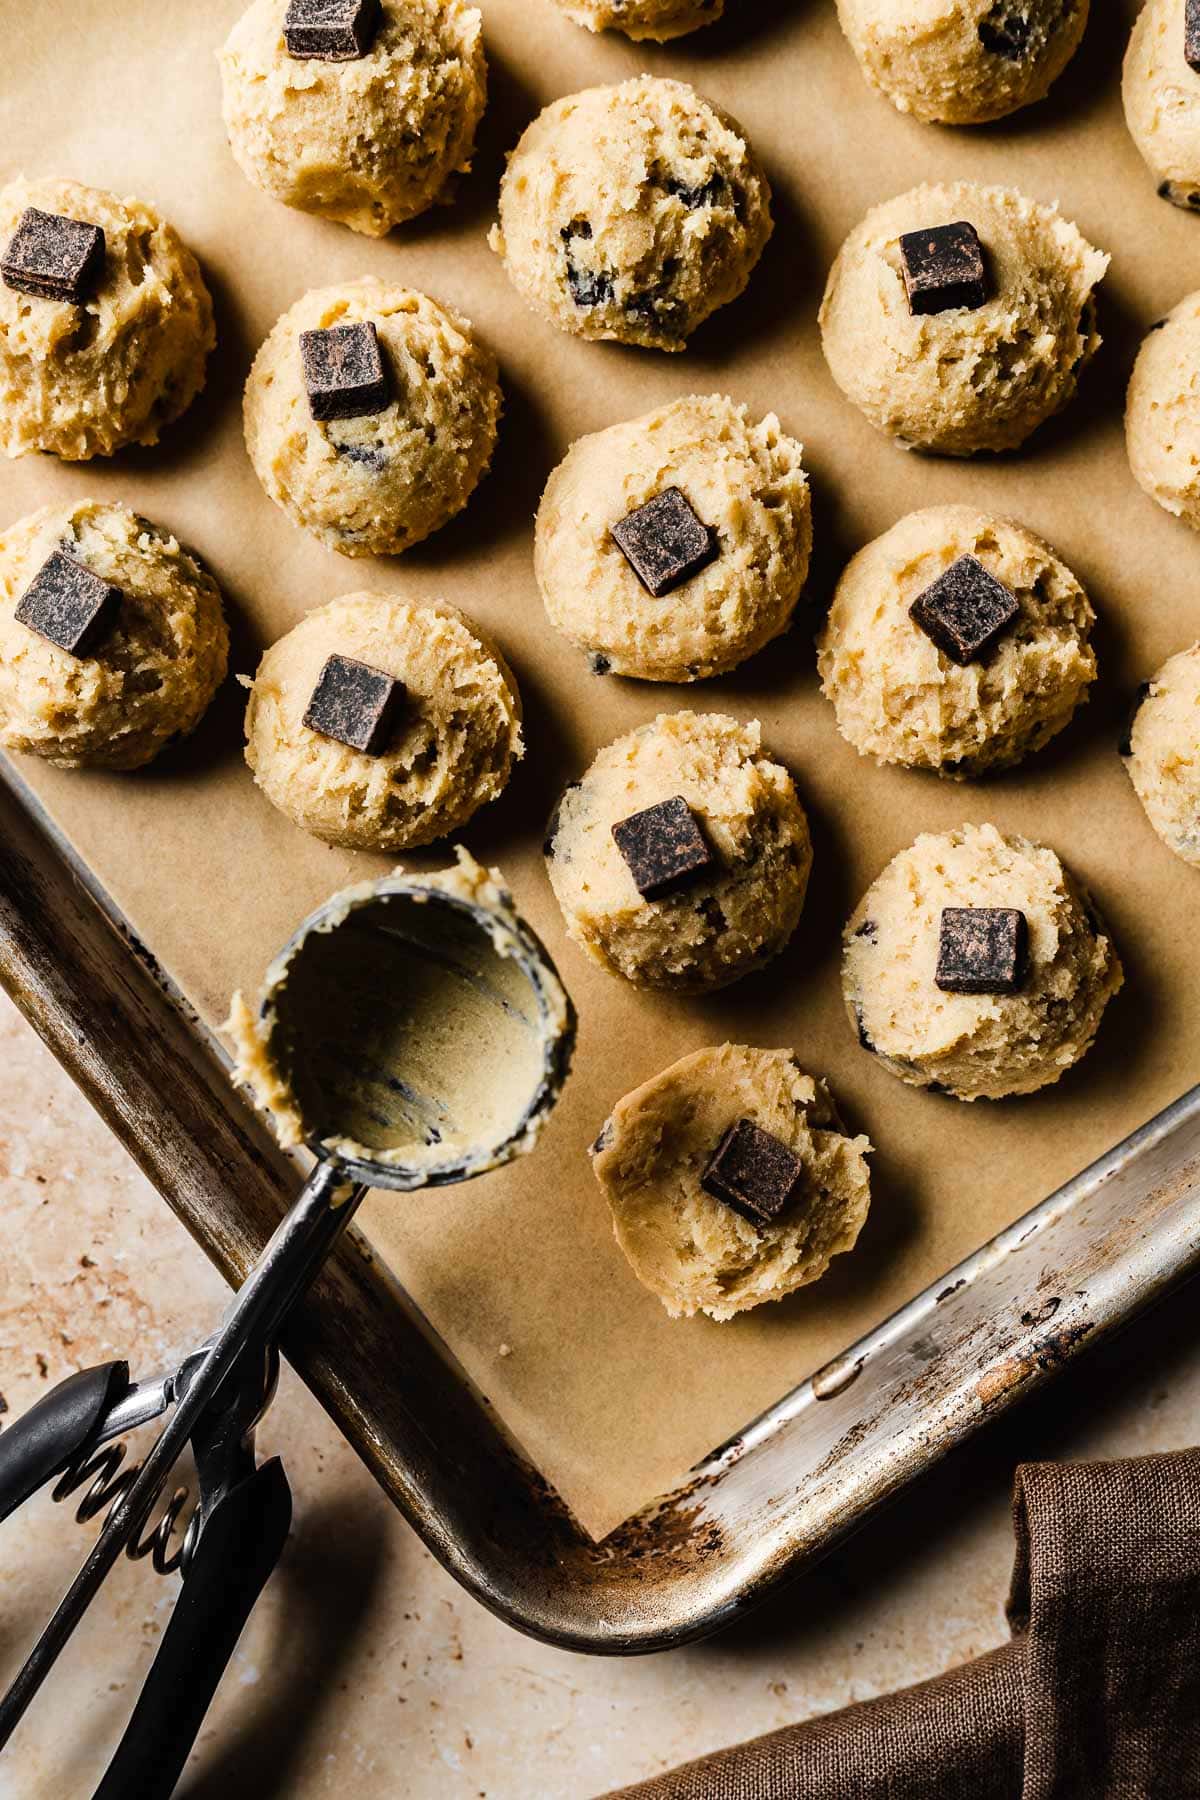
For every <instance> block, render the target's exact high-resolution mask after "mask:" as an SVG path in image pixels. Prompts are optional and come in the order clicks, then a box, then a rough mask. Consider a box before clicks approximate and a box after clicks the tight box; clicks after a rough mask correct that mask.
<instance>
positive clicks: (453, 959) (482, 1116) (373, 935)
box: [225, 849, 575, 1187]
mask: <svg viewBox="0 0 1200 1800" xmlns="http://www.w3.org/2000/svg"><path fill="white" fill-rule="evenodd" d="M457 856H458V862H457V866H456V867H454V868H451V869H444V870H440V871H439V872H438V873H436V874H429V875H412V876H406V875H404V874H403V873H402V872H401V871H399V870H397V871H396V873H395V874H393V875H389V876H385V877H384V878H383V879H382V880H380V881H368V882H363V883H361V884H360V885H359V886H357V887H352V888H347V889H345V890H344V891H343V892H342V893H340V894H335V895H334V896H333V898H332V899H331V900H330V901H328V902H327V903H326V904H325V906H323V907H321V908H320V910H319V912H318V913H317V914H316V915H314V917H313V918H311V919H309V920H306V921H305V925H304V926H303V927H302V928H301V930H300V931H299V932H298V933H297V934H296V936H295V937H294V938H293V939H292V940H291V941H290V942H289V943H288V945H287V946H286V947H285V948H284V949H283V950H282V951H281V952H280V954H279V955H278V956H277V957H276V958H275V960H274V962H273V963H272V964H271V966H270V968H269V969H268V970H267V974H266V980H265V983H264V986H263V990H262V993H261V994H260V995H259V997H258V1004H257V1007H256V1008H255V1009H254V1010H252V1009H251V1008H250V1006H249V1005H248V1004H247V1002H246V1000H245V999H244V998H243V996H242V995H241V994H240V993H239V994H235V995H234V997H233V1005H232V1010H231V1013H230V1018H229V1021H228V1023H227V1025H226V1027H225V1029H226V1031H227V1032H228V1034H229V1035H230V1037H232V1039H233V1041H234V1044H235V1047H236V1054H237V1062H236V1067H235V1070H234V1079H235V1080H237V1081H240V1082H241V1083H243V1084H244V1085H245V1086H246V1087H248V1088H249V1089H250V1091H251V1093H252V1094H253V1096H254V1098H255V1100H256V1101H257V1103H258V1104H259V1105H260V1106H261V1107H262V1108H263V1109H264V1111H267V1112H269V1113H271V1115H272V1119H273V1123H274V1126H275V1130H276V1133H277V1135H278V1137H279V1141H280V1143H281V1144H283V1145H284V1147H285V1148H292V1147H293V1146H295V1145H297V1144H301V1143H304V1142H308V1141H317V1142H319V1143H321V1144H323V1145H324V1147H325V1148H326V1149H328V1150H331V1151H334V1152H336V1153H337V1154H338V1155H340V1156H341V1157H343V1158H349V1159H353V1160H357V1159H364V1160H367V1161H370V1162H372V1163H374V1164H382V1165H383V1166H384V1167H386V1168H389V1169H394V1170H404V1171H405V1172H406V1173H408V1174H410V1175H411V1177H412V1179H410V1180H404V1181H398V1182H394V1183H393V1185H399V1186H405V1187H421V1186H425V1185H427V1184H428V1183H430V1182H437V1181H444V1180H447V1179H455V1180H462V1179H465V1178H466V1177H468V1176H473V1175H480V1174H482V1173H483V1172H484V1170H485V1169H491V1168H496V1167H497V1166H498V1165H499V1164H501V1163H505V1162H508V1161H509V1160H510V1159H511V1158H512V1157H513V1156H517V1155H521V1154H523V1153H524V1152H526V1151H528V1150H531V1149H532V1148H533V1146H534V1144H535V1143H536V1141H537V1138H538V1136H539V1135H540V1132H541V1129H542V1127H543V1125H544V1124H545V1122H546V1119H547V1118H548V1116H549V1114H550V1111H551V1109H552V1108H553V1106H554V1103H555V1101H556V1100H557V1099H558V1096H559V1093H560V1091H561V1089H562V1085H563V1082H564V1081H565V1080H566V1077H567V1070H568V1068H569V1066H570V1060H571V1052H572V1049H573V1046H574V1039H575V1013H574V1008H573V1007H572V1005H571V1002H570V1000H569V998H568V996H567V994H566V992H565V990H564V988H563V986H562V983H561V982H560V981H559V979H558V975H557V972H556V971H555V968H554V965H553V963H552V962H551V961H550V958H549V956H548V955H547V953H546V951H545V949H544V948H543V946H542V945H541V943H540V942H539V941H538V939H537V938H536V937H535V936H534V934H533V932H532V931H531V930H530V928H529V926H528V925H527V924H526V923H525V921H524V920H523V919H522V918H521V917H520V916H519V914H518V913H517V912H516V910H515V908H514V906H513V902H512V895H511V894H510V893H509V891H508V889H507V888H506V887H505V886H504V883H503V881H502V879H501V876H500V872H499V870H498V869H491V870H487V869H482V868H480V866H479V864H478V863H477V862H475V860H474V859H473V858H472V857H471V856H469V855H468V853H467V852H466V851H465V850H461V849H460V850H459V851H458V852H457ZM431 892H432V894H433V895H434V896H441V895H445V896H447V897H448V899H449V900H450V902H452V904H451V905H449V906H448V905H446V904H445V903H444V902H442V901H441V899H440V898H436V897H435V898H432V899H431V898H430V895H431ZM464 907H466V908H469V909H470V911H469V912H467V911H464V910H463V908H464ZM400 999H402V1000H403V1005H398V1004H397V1001H398V1000H400ZM484 1047H486V1049H485V1048H484Z"/></svg>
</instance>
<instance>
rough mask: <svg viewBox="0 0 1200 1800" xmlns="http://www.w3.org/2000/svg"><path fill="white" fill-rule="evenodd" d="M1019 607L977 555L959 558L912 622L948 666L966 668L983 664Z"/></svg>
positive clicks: (920, 598)
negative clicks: (941, 653)
mask: <svg viewBox="0 0 1200 1800" xmlns="http://www.w3.org/2000/svg"><path fill="white" fill-rule="evenodd" d="M1020 611H1021V603H1020V601H1019V600H1018V599H1017V596H1016V595H1015V594H1014V593H1013V591H1012V589H1011V588H1007V587H1005V585H1004V583H1003V582H1002V581H997V579H996V577H995V576H994V575H992V574H990V573H989V571H988V570H987V569H985V568H984V566H983V564H982V563H981V562H980V561H979V559H978V557H975V556H960V557H959V559H958V561H957V562H953V563H951V565H950V567H949V568H948V569H947V570H946V572H945V574H944V575H939V576H938V578H937V580H936V581H935V582H933V583H931V585H930V586H929V587H927V588H926V589H925V591H924V593H921V594H918V595H917V598H916V599H915V600H914V601H913V603H912V605H911V606H910V607H909V609H908V613H909V617H910V618H911V619H912V620H913V621H914V623H915V624H917V625H919V626H920V628H921V630H922V631H923V632H924V633H925V636H926V637H927V638H930V639H932V641H933V642H934V643H935V644H936V645H937V647H938V649H939V650H941V651H942V652H943V654H944V655H946V656H948V657H949V658H950V661H951V662H953V663H957V664H958V666H959V667H960V668H962V669H965V668H966V666H967V664H968V663H973V662H985V661H986V660H987V658H988V656H989V655H990V654H991V652H992V651H993V650H994V649H995V647H996V644H997V642H998V640H999V638H1000V636H1001V635H1002V633H1003V632H1005V631H1007V630H1008V628H1009V626H1010V625H1011V624H1012V623H1013V621H1014V620H1015V619H1016V618H1017V617H1018V615H1019V614H1020Z"/></svg>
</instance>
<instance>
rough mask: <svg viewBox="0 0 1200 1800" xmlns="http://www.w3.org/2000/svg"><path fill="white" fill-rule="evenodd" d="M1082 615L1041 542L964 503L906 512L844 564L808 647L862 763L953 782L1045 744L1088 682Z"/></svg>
mask: <svg viewBox="0 0 1200 1800" xmlns="http://www.w3.org/2000/svg"><path fill="white" fill-rule="evenodd" d="M1094 624H1095V614H1094V613H1093V611H1092V607H1091V603H1090V601H1089V600H1088V597H1087V595H1086V594H1085V593H1084V591H1083V589H1082V587H1081V586H1080V585H1079V582H1078V581H1077V580H1076V579H1075V577H1074V575H1072V573H1071V571H1070V570H1069V569H1068V568H1067V566H1066V564H1065V563H1063V562H1061V561H1060V560H1059V558H1058V557H1057V556H1056V555H1055V554H1054V552H1053V550H1052V549H1051V548H1050V546H1049V544H1047V543H1046V542H1045V541H1044V540H1043V539H1042V538H1040V537H1038V536H1037V535H1036V534H1035V533H1034V532H1032V531H1027V530H1026V529H1025V527H1024V526H1022V525H1018V524H1016V523H1015V521H1013V520H1011V519H1002V518H996V517H994V516H993V515H992V514H990V513H982V512H978V511H977V510H976V509H975V508H974V507H969V506H933V507H929V508H927V509H926V510H925V511H923V512H917V513H910V514H909V516H908V517H907V518H905V519H901V520H900V521H899V523H898V524H896V525H893V526H892V529H891V530H890V531H887V532H885V533H884V534H883V536H882V537H880V538H876V539H875V541H874V543H871V544H868V545H867V546H866V548H865V549H864V550H860V551H859V553H858V555H857V556H856V557H854V559H853V560H852V562H851V563H850V565H849V566H848V568H847V569H846V571H845V573H844V574H843V576H842V578H841V580H840V581H839V583H838V585H837V591H836V592H835V594H834V597H833V605H832V606H831V608H830V610H829V615H828V618H827V620H826V622H825V624H824V626H823V628H822V631H821V634H820V637H819V639H818V666H819V668H820V671H821V685H822V687H823V689H824V691H825V695H826V697H827V698H828V699H829V700H831V701H832V702H833V707H834V711H835V712H836V714H837V722H838V729H839V730H840V732H841V733H842V736H843V737H844V738H846V739H847V741H848V742H849V743H851V744H853V745H854V748H855V749H856V750H858V751H859V752H860V753H861V754H863V755H864V756H873V757H874V758H875V759H876V761H877V762H881V763H900V764H902V765H903V766H904V767H906V768H910V769H934V770H936V771H937V773H938V774H939V775H949V776H951V777H953V778H954V779H955V780H962V779H964V778H966V777H968V776H974V775H985V774H989V773H991V772H992V771H994V770H997V769H1005V768H1009V767H1011V766H1012V765H1013V764H1014V763H1018V762H1020V761H1021V759H1022V758H1023V757H1025V756H1028V755H1029V754H1030V753H1031V752H1033V751H1035V750H1040V749H1041V747H1042V746H1043V745H1044V744H1047V743H1049V741H1050V739H1051V738H1052V737H1054V736H1055V734H1056V733H1057V732H1059V731H1061V730H1062V729H1063V727H1064V726H1065V725H1066V724H1067V723H1068V721H1069V720H1070V718H1071V717H1072V715H1073V713H1074V711H1075V709H1076V707H1077V706H1079V705H1081V704H1082V702H1083V701H1084V700H1085V699H1086V697H1087V692H1088V688H1089V686H1090V685H1091V683H1092V682H1093V681H1094V680H1095V678H1096V656H1095V652H1094V651H1093V649H1092V646H1091V641H1090V640H1091V630H1092V626H1093V625H1094Z"/></svg>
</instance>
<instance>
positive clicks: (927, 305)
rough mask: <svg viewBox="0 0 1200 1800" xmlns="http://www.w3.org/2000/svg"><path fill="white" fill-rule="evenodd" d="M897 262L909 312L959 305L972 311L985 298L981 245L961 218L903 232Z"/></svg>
mask: <svg viewBox="0 0 1200 1800" xmlns="http://www.w3.org/2000/svg"><path fill="white" fill-rule="evenodd" d="M900 260H901V263H902V265H903V268H904V286H905V288H906V290H907V292H908V307H909V311H910V312H913V313H941V312H949V311H950V310H951V308H952V307H962V306H965V307H970V308H971V309H972V310H974V308H975V307H978V306H982V305H983V303H984V301H985V300H986V299H987V270H986V269H985V268H984V264H983V245H982V244H981V243H980V241H979V233H978V232H977V231H976V229H975V227H974V226H973V225H971V224H968V222H967V221H966V220H965V219H959V220H958V221H957V222H956V223H955V224H953V225H929V226H927V227H926V229H925V230H924V231H907V232H905V234H904V236H903V237H902V238H901V239H900Z"/></svg>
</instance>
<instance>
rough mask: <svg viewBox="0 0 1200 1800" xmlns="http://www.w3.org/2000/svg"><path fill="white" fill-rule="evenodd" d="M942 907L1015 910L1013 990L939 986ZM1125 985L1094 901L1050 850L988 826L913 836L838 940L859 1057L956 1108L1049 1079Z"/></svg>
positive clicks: (1070, 1059)
mask: <svg viewBox="0 0 1200 1800" xmlns="http://www.w3.org/2000/svg"><path fill="white" fill-rule="evenodd" d="M945 907H953V908H957V907H966V908H971V909H975V908H1000V909H1015V910H1016V911H1018V912H1021V913H1023V914H1024V916H1025V926H1026V930H1027V932H1028V948H1027V951H1026V953H1025V956H1024V958H1023V965H1024V966H1023V972H1022V974H1021V976H1020V978H1019V985H1018V987H1017V991H1016V992H1015V993H985V994H978V993H947V992H945V991H944V990H943V989H942V988H939V987H938V985H937V983H936V981H935V979H934V977H935V972H936V970H937V966H938V956H939V944H940V939H941V922H942V911H943V908H945ZM1123 979H1124V977H1123V975H1122V972H1121V964H1120V960H1119V958H1118V956H1117V953H1116V950H1115V948H1114V947H1113V943H1112V940H1111V938H1109V936H1108V934H1107V932H1106V931H1105V929H1104V926H1103V924H1102V923H1101V921H1100V919H1099V917H1098V916H1097V913H1096V910H1095V908H1094V906H1093V905H1092V903H1091V901H1090V899H1089V898H1088V896H1087V894H1086V893H1085V892H1084V890H1083V889H1082V888H1081V887H1080V885H1079V884H1078V883H1077V882H1076V881H1075V880H1074V879H1073V877H1072V876H1071V875H1070V874H1069V873H1068V872H1067V870H1066V869H1064V868H1063V865H1062V863H1061V862H1059V860H1058V857H1057V856H1056V855H1055V854H1054V852H1053V850H1047V849H1045V848H1044V847H1043V846H1042V845H1041V844H1032V843H1030V842H1029V840H1028V838H1023V837H1003V836H1002V835H1001V833H1000V832H999V831H997V830H996V827H995V826H994V825H964V826H963V827H962V828H961V830H958V831H950V832H947V833H945V834H944V835H942V836H933V835H926V836H922V837H919V838H918V839H917V841H916V843H915V844H913V845H912V847H911V848H910V849H908V850H902V851H901V853H900V855H899V856H896V857H893V859H892V861H891V862H890V863H889V864H888V866H887V868H886V869H885V870H884V871H883V873H882V875H880V876H879V878H878V880H877V881H876V882H875V883H874V884H873V886H872V887H871V888H869V889H868V891H867V894H866V895H865V897H864V898H863V900H862V901H861V902H860V904H859V906H858V908H857V910H856V912H855V913H854V916H853V918H852V919H851V920H850V923H849V924H848V925H847V927H846V932H845V954H844V960H843V963H842V987H843V991H844V993H845V996H846V1008H847V1011H848V1012H849V1014H850V1018H851V1020H852V1021H853V1023H854V1026H855V1029H856V1030H857V1032H858V1036H859V1041H860V1043H861V1044H862V1046H863V1048H864V1049H865V1050H870V1051H871V1052H873V1054H874V1055H876V1056H877V1057H878V1058H879V1059H880V1061H881V1062H882V1063H883V1064H884V1066H885V1068H887V1069H889V1070H890V1071H891V1073H892V1074H893V1075H898V1076H899V1077H900V1079H901V1081H906V1082H908V1083H909V1084H910V1085H911V1086H913V1087H923V1088H929V1089H931V1090H936V1091H937V1092H939V1093H945V1094H952V1095H954V1096H955V1098H956V1099H959V1100H978V1099H981V1098H986V1099H989V1100H1000V1099H1003V1098H1004V1097H1005V1096H1006V1095H1009V1094H1031V1093H1033V1092H1034V1091H1035V1090H1036V1089H1037V1088H1041V1087H1046V1086H1048V1085H1049V1084H1050V1083H1051V1082H1054V1081H1057V1080H1058V1079H1059V1077H1060V1076H1061V1075H1064V1074H1065V1073H1066V1071H1067V1070H1068V1069H1069V1068H1071V1067H1072V1066H1073V1065H1074V1064H1075V1063H1077V1062H1078V1061H1079V1059H1080V1057H1081V1056H1082V1055H1083V1054H1084V1052H1085V1051H1086V1050H1087V1049H1088V1048H1089V1046H1090V1045H1091V1042H1092V1039H1093V1038H1094V1037H1095V1035H1096V1031H1097V1028H1098V1026H1099V1024H1100V1016H1101V1014H1102V1013H1103V1011H1104V1008H1105V1007H1106V1006H1107V1004H1108V1002H1109V1000H1111V998H1112V996H1113V995H1114V994H1115V993H1116V992H1117V990H1118V988H1119V987H1120V986H1121V983H1122V980H1123Z"/></svg>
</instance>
